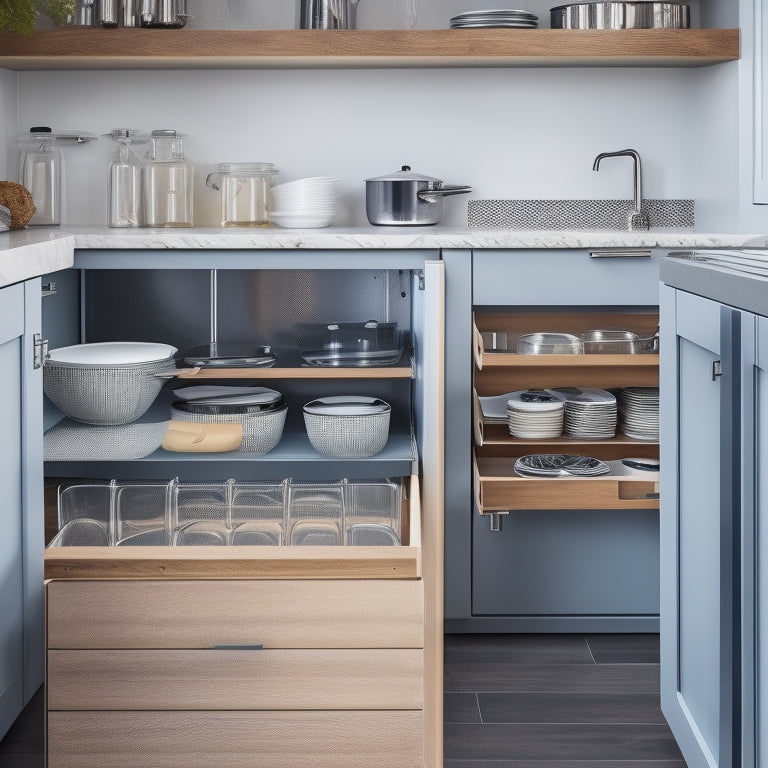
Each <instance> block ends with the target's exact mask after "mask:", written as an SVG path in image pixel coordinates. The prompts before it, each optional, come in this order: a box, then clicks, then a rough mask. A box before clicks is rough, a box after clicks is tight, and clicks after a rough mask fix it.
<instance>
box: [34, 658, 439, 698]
mask: <svg viewBox="0 0 768 768" xmlns="http://www.w3.org/2000/svg"><path fill="white" fill-rule="evenodd" d="M423 674H424V668H423V652H422V651H421V650H420V649H406V648H403V649H393V650H380V649H365V650H279V651H263V650H261V651H260V650H241V649H237V650H232V649H226V650H224V649H221V650H213V651H49V653H48V689H47V693H48V709H49V710H103V709H108V710H110V709H111V710H116V709H128V710H137V709H209V710H214V709H421V708H422V707H423V691H422V688H423Z"/></svg>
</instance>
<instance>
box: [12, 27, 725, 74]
mask: <svg viewBox="0 0 768 768" xmlns="http://www.w3.org/2000/svg"><path fill="white" fill-rule="evenodd" d="M738 58H739V30H738V29H680V30H677V29H674V30H669V29H631V30H618V31H608V30H584V31H581V30H579V31H576V30H564V29H536V30H517V29H512V30H510V29H471V30H467V29H437V30H331V31H328V30H293V29H290V30H191V29H178V30H176V29H173V30H165V29H101V28H83V27H62V28H58V29H54V30H49V31H42V32H37V33H35V34H34V35H33V36H31V37H23V36H20V35H15V34H10V33H3V34H0V67H4V68H6V69H15V70H46V69H179V68H184V69H211V68H230V69H231V68H267V67H271V68H300V67H335V68H344V67H347V68H356V67H457V66H460V67H517V66H525V67H530V66H632V67H637V66H652V67H671V66H675V67H702V66H709V65H712V64H720V63H724V62H727V61H734V60H737V59H738Z"/></svg>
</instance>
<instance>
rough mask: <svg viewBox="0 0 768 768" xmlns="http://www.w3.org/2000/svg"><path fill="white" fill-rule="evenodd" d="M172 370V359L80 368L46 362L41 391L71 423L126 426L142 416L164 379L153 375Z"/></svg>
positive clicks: (74, 364)
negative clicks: (72, 420)
mask: <svg viewBox="0 0 768 768" xmlns="http://www.w3.org/2000/svg"><path fill="white" fill-rule="evenodd" d="M175 369H176V364H175V362H174V360H173V358H172V357H168V358H166V359H164V360H153V361H150V362H148V363H132V364H129V365H82V364H77V363H61V362H59V361H56V360H50V359H48V360H46V361H45V365H44V366H43V390H44V391H45V394H46V395H47V396H48V398H49V399H50V400H51V402H52V403H53V404H54V405H55V406H56V407H57V408H59V410H61V411H62V412H63V413H65V414H66V415H67V416H69V417H70V418H71V419H75V421H82V422H83V423H85V424H97V425H100V426H119V425H122V424H130V423H131V422H132V421H135V420H136V419H138V418H139V417H140V416H143V415H144V414H145V413H146V412H147V410H149V407H150V406H151V405H152V403H153V402H154V401H155V399H156V398H157V396H158V394H160V390H161V389H162V388H163V384H164V383H165V379H163V378H159V377H157V376H155V374H156V373H167V372H169V371H173V370H175Z"/></svg>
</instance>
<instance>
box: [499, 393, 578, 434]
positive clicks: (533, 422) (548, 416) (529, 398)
mask: <svg viewBox="0 0 768 768" xmlns="http://www.w3.org/2000/svg"><path fill="white" fill-rule="evenodd" d="M563 414H564V403H563V401H562V400H561V399H560V398H559V397H556V396H555V395H553V394H550V393H549V392H546V391H544V390H521V391H519V392H510V393H509V399H508V400H507V421H508V424H509V434H510V435H512V437H518V438H521V439H533V440H544V439H547V438H550V437H560V435H562V434H563Z"/></svg>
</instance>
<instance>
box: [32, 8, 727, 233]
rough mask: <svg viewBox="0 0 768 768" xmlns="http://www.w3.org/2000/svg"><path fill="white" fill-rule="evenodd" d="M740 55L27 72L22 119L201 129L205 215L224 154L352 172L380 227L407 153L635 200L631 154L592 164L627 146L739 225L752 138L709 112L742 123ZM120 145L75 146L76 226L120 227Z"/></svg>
mask: <svg viewBox="0 0 768 768" xmlns="http://www.w3.org/2000/svg"><path fill="white" fill-rule="evenodd" d="M230 1H231V0H230ZM364 1H365V0H361V2H364ZM729 66H730V65H726V66H725V67H706V68H703V69H700V70H698V69H656V68H648V69H628V68H617V69H611V68H607V69H604V68H564V69H541V68H532V69H416V70H297V71H293V70H278V71H269V70H248V71H244V70H239V71H162V72H157V71H141V72H133V71H115V72H22V73H20V74H19V95H20V108H19V128H20V130H27V129H28V128H29V127H30V126H31V125H46V124H50V125H53V126H54V127H57V128H67V129H75V128H76V129H81V130H88V131H92V132H94V133H97V134H102V133H106V132H108V131H110V130H111V129H113V128H116V127H130V128H139V129H144V130H151V129H153V128H175V129H177V130H179V131H182V132H184V133H186V134H188V139H187V141H186V149H187V155H188V157H189V158H190V159H191V160H192V161H193V162H194V163H195V164H196V166H197V167H198V171H199V173H198V183H197V190H196V196H197V207H198V210H199V215H198V224H199V225H202V226H205V225H215V224H216V221H217V217H216V211H215V208H216V201H217V198H216V193H215V192H213V191H212V190H209V189H206V188H205V187H204V185H203V179H204V176H205V174H206V173H208V172H209V171H211V170H213V169H214V167H215V164H216V163H219V162H246V161H265V162H273V163H275V164H276V165H277V166H278V167H279V168H280V171H281V175H280V179H279V180H280V181H286V180H290V179H293V178H297V177H300V176H305V175H334V176H337V177H338V178H340V179H341V180H342V183H343V191H344V200H345V210H343V211H342V213H341V215H340V217H339V220H338V223H339V224H365V223H366V218H365V208H364V197H365V185H364V179H365V178H367V177H370V176H378V175H381V174H383V173H389V172H392V171H394V170H396V169H398V168H399V167H400V166H401V165H403V164H406V163H407V164H409V165H411V166H412V167H413V169H414V170H416V171H419V172H421V173H425V174H428V175H431V176H437V177H440V178H442V179H443V180H444V181H445V182H446V183H450V184H469V185H471V186H472V187H473V189H474V192H473V194H472V197H474V198H614V197H619V198H627V197H630V196H631V191H632V169H631V163H630V161H629V160H627V159H624V158H617V159H612V160H610V161H607V162H605V163H604V164H603V165H602V166H601V170H600V172H599V173H594V172H593V171H592V161H593V159H594V156H595V155H596V154H597V153H598V152H601V151H608V150H617V149H623V148H626V147H633V148H635V149H637V150H638V151H639V152H640V155H641V157H642V159H643V163H644V182H645V185H644V192H645V196H646V197H656V198H664V197H668V198H673V197H692V198H694V199H701V200H706V210H707V211H708V213H707V215H708V216H716V217H719V218H720V219H722V218H723V217H725V220H724V221H723V226H726V223H727V219H728V214H727V213H724V211H725V210H726V209H725V208H723V207H722V206H718V203H719V202H720V201H724V200H729V199H732V198H733V197H734V195H735V193H736V176H735V172H734V176H733V178H731V174H730V173H727V174H725V176H724V175H723V172H722V171H723V168H726V169H728V168H735V167H736V148H735V146H734V145H733V142H722V141H721V136H720V135H719V133H718V131H716V130H713V129H711V128H707V127H706V126H703V125H702V124H701V122H700V121H701V120H702V119H707V120H708V119H710V118H711V117H712V116H719V117H718V119H719V121H720V123H723V124H727V123H728V117H727V114H728V113H727V112H726V111H721V103H722V101H723V98H726V99H727V94H728V93H735V89H736V84H735V83H736V81H735V72H733V73H732V72H731V71H729V69H728V67H729ZM724 95H725V96H724ZM728 103H729V101H727V100H726V104H728ZM729 130H730V129H729ZM733 130H734V131H735V121H734V128H733ZM734 135H735V134H734ZM110 151H111V147H110V142H109V140H107V139H101V140H100V141H99V142H98V143H97V144H91V145H83V146H79V147H74V148H70V149H66V150H64V152H65V153H66V164H67V190H68V197H69V201H68V208H69V210H68V212H67V211H66V210H65V216H66V222H67V223H70V224H103V223H104V177H105V173H104V172H105V167H106V164H107V162H108V158H109V155H110ZM466 200H467V198H465V197H453V198H448V199H447V200H446V202H445V215H444V219H443V223H445V224H464V223H465V222H466ZM703 223H704V222H702V221H701V220H700V224H703ZM734 224H735V221H731V222H730V228H732V227H733V226H734Z"/></svg>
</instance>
